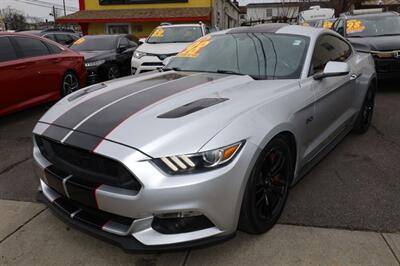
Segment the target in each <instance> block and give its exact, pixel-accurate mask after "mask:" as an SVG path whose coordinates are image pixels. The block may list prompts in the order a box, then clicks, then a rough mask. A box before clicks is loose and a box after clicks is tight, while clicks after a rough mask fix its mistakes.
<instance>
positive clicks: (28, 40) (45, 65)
mask: <svg viewBox="0 0 400 266" xmlns="http://www.w3.org/2000/svg"><path fill="white" fill-rule="evenodd" d="M12 41H13V42H14V44H15V46H16V48H17V49H18V52H19V53H20V55H21V59H20V64H19V65H18V67H19V68H20V71H19V75H20V78H21V79H23V80H25V82H26V85H25V86H22V87H20V88H18V91H19V92H18V93H20V94H21V97H22V98H23V101H26V102H27V103H34V102H41V101H45V100H46V98H48V97H50V96H49V95H48V94H49V93H51V91H52V90H53V91H54V89H55V88H57V89H59V88H60V84H57V83H56V82H57V81H58V80H57V79H56V77H55V75H54V74H53V73H54V70H55V69H57V65H56V64H54V63H58V62H59V60H60V59H58V58H53V57H52V53H51V51H50V50H49V48H48V47H47V46H46V44H45V43H44V42H43V41H42V40H41V39H39V38H35V37H28V36H13V37H12Z"/></svg>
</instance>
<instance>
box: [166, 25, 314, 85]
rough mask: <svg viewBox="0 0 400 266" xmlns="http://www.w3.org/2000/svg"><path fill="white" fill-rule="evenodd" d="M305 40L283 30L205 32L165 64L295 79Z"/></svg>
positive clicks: (305, 38) (183, 69) (191, 69)
mask: <svg viewBox="0 0 400 266" xmlns="http://www.w3.org/2000/svg"><path fill="white" fill-rule="evenodd" d="M308 43H309V39H308V38H307V37H303V36H297V35H284V34H266V33H239V34H224V35H215V36H205V37H203V38H201V39H199V40H198V41H196V42H194V43H193V44H191V45H189V46H188V47H187V48H186V49H185V50H183V51H182V52H180V53H179V54H178V55H177V56H176V57H175V58H174V59H172V60H171V62H170V63H169V64H168V65H167V66H166V68H167V69H168V68H169V69H174V70H177V71H199V72H215V73H228V74H239V75H250V76H251V77H253V78H254V79H297V78H299V77H300V74H301V71H302V67H303V63H304V58H305V55H306V51H307V48H308Z"/></svg>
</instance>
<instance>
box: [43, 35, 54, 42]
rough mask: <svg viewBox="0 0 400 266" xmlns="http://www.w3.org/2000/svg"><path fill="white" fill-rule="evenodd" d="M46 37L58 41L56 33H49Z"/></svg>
mask: <svg viewBox="0 0 400 266" xmlns="http://www.w3.org/2000/svg"><path fill="white" fill-rule="evenodd" d="M44 37H45V38H47V39H49V40H52V41H55V42H56V41H57V39H56V35H54V34H47V35H45V36H44Z"/></svg>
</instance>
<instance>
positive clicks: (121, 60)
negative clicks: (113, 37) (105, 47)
mask: <svg viewBox="0 0 400 266" xmlns="http://www.w3.org/2000/svg"><path fill="white" fill-rule="evenodd" d="M136 48H137V44H136V43H134V42H132V41H130V40H129V39H128V38H126V37H121V38H120V40H119V42H118V48H117V62H118V65H119V68H120V70H121V72H122V73H124V74H129V73H130V68H131V60H132V56H133V52H134V50H135V49H136Z"/></svg>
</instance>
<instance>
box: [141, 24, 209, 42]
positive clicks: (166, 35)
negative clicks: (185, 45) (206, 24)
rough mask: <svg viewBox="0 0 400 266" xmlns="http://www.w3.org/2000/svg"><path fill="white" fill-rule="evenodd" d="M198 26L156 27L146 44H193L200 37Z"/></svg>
mask: <svg viewBox="0 0 400 266" xmlns="http://www.w3.org/2000/svg"><path fill="white" fill-rule="evenodd" d="M202 35H203V34H202V31H201V27H200V26H179V27H176V26H175V27H158V28H156V29H155V30H154V31H153V32H152V33H151V35H150V37H149V38H148V39H147V43H178V42H194V41H195V40H197V39H198V38H200V37H201V36H202Z"/></svg>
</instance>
